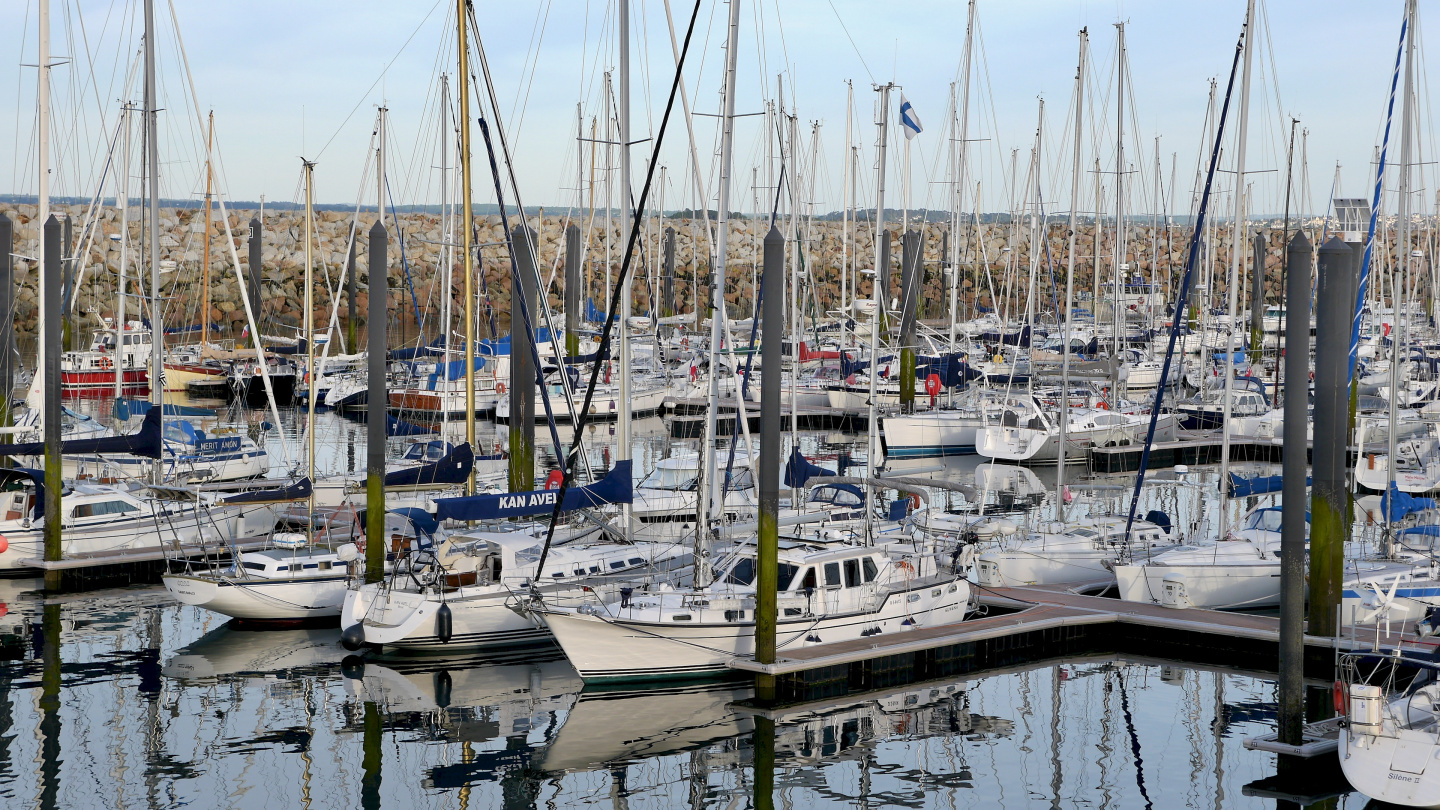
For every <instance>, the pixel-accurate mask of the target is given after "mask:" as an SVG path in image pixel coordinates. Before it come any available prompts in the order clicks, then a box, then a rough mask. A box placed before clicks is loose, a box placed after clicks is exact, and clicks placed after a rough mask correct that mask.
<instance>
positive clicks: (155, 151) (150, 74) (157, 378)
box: [145, 0, 165, 484]
mask: <svg viewBox="0 0 1440 810" xmlns="http://www.w3.org/2000/svg"><path fill="white" fill-rule="evenodd" d="M155 103H156V96H155V0H145V153H146V155H147V158H148V160H147V162H148V163H149V170H148V172H147V174H149V183H150V227H149V231H150V234H149V237H150V404H151V405H153V406H154V407H156V408H159V409H160V411H159V412H160V433H161V435H162V436H163V435H164V433H165V374H164V372H165V358H164V355H165V323H164V320H165V318H164V315H165V310H164V308H163V307H161V305H160V150H159V148H158V146H159V131H160V127H159V124H158V121H157V119H158V117H159V112H158V111H157V110H156V108H155ZM151 475H152V476H154V479H155V483H156V484H159V483H160V482H161V480H162V479H163V476H164V461H163V460H161V459H158V458H157V459H155V462H154V464H152V465H151Z"/></svg>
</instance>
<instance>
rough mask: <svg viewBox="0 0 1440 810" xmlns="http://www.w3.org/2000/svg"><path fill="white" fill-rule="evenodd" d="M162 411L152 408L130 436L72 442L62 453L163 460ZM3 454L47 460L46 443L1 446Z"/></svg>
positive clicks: (64, 447)
mask: <svg viewBox="0 0 1440 810" xmlns="http://www.w3.org/2000/svg"><path fill="white" fill-rule="evenodd" d="M161 448H162V442H161V440H160V411H159V409H157V408H152V409H151V410H150V411H149V412H148V413H146V414H145V421H143V422H141V423H140V430H138V431H136V432H135V433H132V434H130V435H128V436H106V437H104V438H100V439H71V440H70V441H68V442H61V443H60V453H61V454H62V455H66V456H93V455H101V454H105V453H128V454H130V455H132V456H141V457H144V458H160V452H161ZM0 453H3V454H4V455H7V456H43V455H45V443H44V442H26V443H25V444H6V445H0Z"/></svg>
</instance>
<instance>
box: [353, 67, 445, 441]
mask: <svg viewBox="0 0 1440 810" xmlns="http://www.w3.org/2000/svg"><path fill="white" fill-rule="evenodd" d="M454 225H455V206H454V205H452V204H451V201H450V77H449V76H447V75H445V74H443V73H442V74H440V241H441V242H442V243H443V244H442V245H441V247H440V255H441V256H442V257H443V260H444V262H445V272H444V273H443V274H442V279H441V284H442V285H444V287H443V289H444V290H445V299H444V302H443V303H442V304H441V310H440V324H441V325H440V334H441V338H442V340H443V341H444V342H443V344H442V345H443V346H444V347H445V353H444V354H442V355H440V356H441V357H443V358H445V362H444V365H443V366H441V368H443V369H445V374H444V378H445V382H444V385H445V393H446V395H447V396H448V395H449V393H450V390H451V388H453V386H451V385H450V336H451V335H452V334H454V331H453V330H452V328H451V325H450V320H451V318H452V317H453V315H454V308H455V305H454V299H455V293H454V290H455V287H454V286H453V285H452V284H451V280H450V279H451V276H452V274H453V273H454V272H455V229H454ZM350 350H351V351H355V349H354V348H353V347H352V348H351V349H350ZM449 427H450V409H449V408H441V409H440V435H441V437H442V438H443V437H444V436H445V435H446V433H447V431H446V429H447V428H449ZM472 448H473V445H472Z"/></svg>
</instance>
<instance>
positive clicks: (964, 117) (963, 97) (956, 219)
mask: <svg viewBox="0 0 1440 810" xmlns="http://www.w3.org/2000/svg"><path fill="white" fill-rule="evenodd" d="M975 2H976V0H970V5H969V8H968V10H967V11H966V17H965V47H964V48H963V49H962V50H961V54H960V72H961V77H960V99H959V110H960V122H959V127H958V128H957V129H956V131H955V138H956V141H957V143H956V144H955V147H956V149H955V151H956V153H957V158H956V166H955V206H954V208H955V211H954V215H953V216H952V218H951V223H952V225H951V228H950V272H951V273H953V274H954V277H953V278H952V279H951V280H950V351H952V352H953V351H956V346H955V342H956V339H957V337H958V336H959V335H958V327H957V325H956V322H955V319H956V317H957V314H956V310H957V309H958V308H959V304H960V209H961V207H963V205H964V203H965V168H966V164H967V163H968V162H969V161H968V160H967V158H968V157H969V155H970V142H969V140H968V138H969V137H970V135H969V133H970V63H971V62H972V61H973V56H972V54H973V53H974V50H975ZM991 303H994V302H991Z"/></svg>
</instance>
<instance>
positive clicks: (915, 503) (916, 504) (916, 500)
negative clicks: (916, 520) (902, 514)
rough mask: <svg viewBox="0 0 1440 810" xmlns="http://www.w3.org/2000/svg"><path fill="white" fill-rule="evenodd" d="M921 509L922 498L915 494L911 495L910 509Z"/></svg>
mask: <svg viewBox="0 0 1440 810" xmlns="http://www.w3.org/2000/svg"><path fill="white" fill-rule="evenodd" d="M919 508H920V496H919V495H916V494H915V493H913V492H912V493H910V509H911V510H912V511H913V510H915V509H919Z"/></svg>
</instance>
